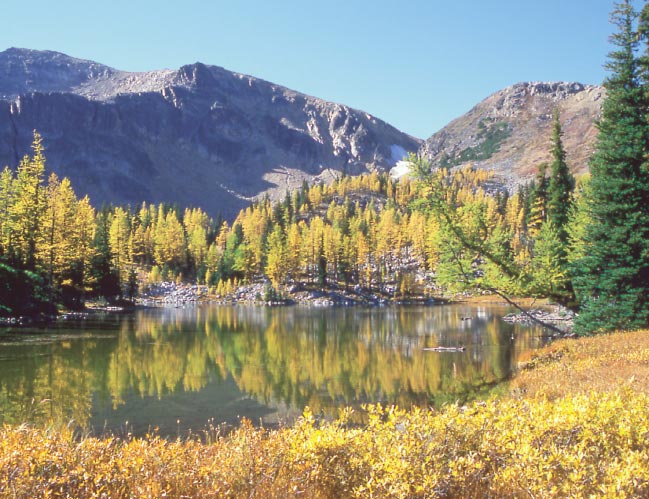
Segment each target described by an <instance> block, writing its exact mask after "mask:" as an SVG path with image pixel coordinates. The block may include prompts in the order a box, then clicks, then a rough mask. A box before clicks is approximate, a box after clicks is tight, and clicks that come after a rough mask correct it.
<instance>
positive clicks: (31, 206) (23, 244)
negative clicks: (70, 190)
mask: <svg viewBox="0 0 649 499" xmlns="http://www.w3.org/2000/svg"><path fill="white" fill-rule="evenodd" d="M43 150H44V148H43V139H42V137H41V136H40V135H39V133H38V132H36V131H34V141H33V143H32V151H33V156H32V157H29V156H25V157H24V158H23V160H22V161H21V163H20V165H19V166H18V172H17V175H16V181H15V183H14V187H15V190H14V193H15V201H14V202H13V203H12V205H11V208H10V211H9V219H10V224H11V227H12V230H13V231H14V236H13V238H12V250H13V251H14V255H13V256H15V257H16V258H17V260H18V261H19V262H21V263H22V264H23V265H24V266H25V268H26V269H28V270H34V269H35V268H36V245H37V239H38V232H39V226H40V223H41V219H42V215H43V211H44V209H45V195H44V189H43V175H44V174H45V156H44V154H43Z"/></svg>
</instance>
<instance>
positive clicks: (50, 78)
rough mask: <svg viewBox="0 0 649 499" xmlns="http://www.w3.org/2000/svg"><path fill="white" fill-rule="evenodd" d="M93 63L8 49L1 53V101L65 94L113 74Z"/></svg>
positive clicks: (112, 70)
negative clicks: (58, 93)
mask: <svg viewBox="0 0 649 499" xmlns="http://www.w3.org/2000/svg"><path fill="white" fill-rule="evenodd" d="M114 72H115V70H114V69H112V68H110V67H108V66H104V65H103V64H98V63H96V62H92V61H86V60H83V59H76V58H74V57H70V56H68V55H66V54H62V53H60V52H54V51H51V50H32V49H25V48H16V47H11V48H9V49H7V50H5V51H3V52H0V98H2V99H15V98H16V97H18V96H19V95H23V94H29V93H33V92H41V93H49V92H68V91H70V90H71V89H73V88H75V87H78V86H79V85H81V84H83V83H84V82H86V81H88V80H90V79H93V78H97V77H99V76H106V75H109V74H112V73H114Z"/></svg>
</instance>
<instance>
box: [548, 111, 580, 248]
mask: <svg viewBox="0 0 649 499" xmlns="http://www.w3.org/2000/svg"><path fill="white" fill-rule="evenodd" d="M562 135H563V132H562V130H561V123H560V121H559V111H558V110H555V112H554V119H553V124H552V165H551V172H550V180H549V182H548V187H547V188H548V191H547V203H548V205H547V217H548V219H549V220H551V221H552V223H553V224H554V226H555V228H556V230H557V235H558V237H559V240H560V241H561V242H562V243H563V244H565V243H566V242H567V240H568V234H567V232H566V224H567V223H568V213H569V212H570V203H571V199H572V191H573V190H574V188H575V179H574V177H573V176H572V174H571V173H570V169H569V168H568V164H567V163H566V151H565V150H564V148H563V142H562V141H561V136H562Z"/></svg>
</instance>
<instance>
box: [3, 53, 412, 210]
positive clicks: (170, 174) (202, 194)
mask: <svg viewBox="0 0 649 499" xmlns="http://www.w3.org/2000/svg"><path fill="white" fill-rule="evenodd" d="M34 129H37V130H38V131H39V132H40V133H41V135H43V138H44V144H45V146H46V156H47V160H48V168H49V169H50V170H51V171H54V172H56V173H57V174H58V175H59V176H67V177H69V178H70V179H71V180H72V182H73V185H74V186H75V188H76V190H77V193H78V194H89V195H90V197H91V199H92V201H93V202H94V204H96V205H99V204H101V203H102V202H113V203H132V204H134V203H138V202H140V201H148V202H162V201H164V202H170V203H176V204H178V205H180V206H201V207H202V208H203V209H205V210H206V211H208V212H209V213H211V214H212V215H214V214H216V213H217V212H220V213H222V214H223V215H225V216H226V217H231V216H234V215H235V214H236V213H237V212H238V210H239V209H240V208H242V207H243V206H246V205H247V204H248V203H249V201H250V200H251V199H254V198H256V197H259V196H263V195H265V194H269V195H271V196H272V197H279V196H281V195H282V194H283V193H284V192H285V190H286V189H287V188H294V187H298V186H300V185H301V184H302V182H303V181H304V180H307V181H317V180H323V181H328V180H330V179H331V178H333V177H334V176H335V175H339V174H340V173H343V172H344V173H348V174H358V173H362V172H365V171H370V170H374V169H378V170H382V171H384V170H388V169H390V168H391V167H392V166H394V165H395V164H396V162H398V161H399V160H401V159H402V158H403V156H404V155H405V154H407V152H411V151H417V150H418V148H419V147H420V145H421V141H420V140H419V139H416V138H414V137H411V136H409V135H406V134H404V133H402V132H400V131H399V130H397V129H396V128H394V127H392V126H390V125H389V124H387V123H385V122H383V121H381V120H379V119H378V118H375V117H374V116H372V115H370V114H367V113H365V112H363V111H358V110H355V109H352V108H350V107H347V106H344V105H341V104H335V103H331V102H327V101H324V100H322V99H317V98H315V97H310V96H308V95H304V94H301V93H299V92H296V91H293V90H290V89H287V88H284V87H282V86H279V85H276V84H273V83H269V82H267V81H264V80H260V79H258V78H254V77H252V76H247V75H243V74H238V73H233V72H230V71H227V70H225V69H223V68H220V67H217V66H207V65H204V64H201V63H195V64H190V65H187V66H183V67H181V68H180V69H178V70H169V69H164V70H158V71H149V72H142V73H132V72H126V71H120V70H117V69H113V68H110V67H108V66H104V65H102V64H98V63H95V62H92V61H86V60H81V59H75V58H73V57H69V56H67V55H65V54H61V53H58V52H51V51H36V50H27V49H16V48H11V49H8V50H5V51H4V52H0V166H1V165H4V164H9V165H10V166H12V167H15V166H16V165H17V164H18V162H19V160H20V158H21V157H22V156H23V155H25V154H27V153H29V145H30V143H31V141H32V137H33V130H34Z"/></svg>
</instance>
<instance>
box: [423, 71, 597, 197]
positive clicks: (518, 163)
mask: <svg viewBox="0 0 649 499" xmlns="http://www.w3.org/2000/svg"><path fill="white" fill-rule="evenodd" d="M603 97H604V89H603V87H600V86H596V85H584V84H581V83H565V82H530V83H518V84H516V85H513V86H511V87H507V88H505V89H503V90H500V91H498V92H496V93H494V94H492V95H490V96H489V97H487V98H486V99H485V100H483V101H482V102H480V103H479V104H477V105H476V106H475V107H474V108H473V109H471V110H470V111H469V112H468V113H466V114H464V115H463V116H460V117H459V118H457V119H455V120H453V121H452V122H451V123H449V124H448V125H446V126H445V127H444V128H442V129H441V130H440V131H438V132H437V133H435V134H433V135H432V136H431V137H430V138H428V139H427V140H426V142H425V143H424V144H423V145H422V147H421V149H420V153H421V154H423V155H425V156H427V157H428V158H429V159H431V160H432V162H433V163H434V164H438V165H444V166H455V165H457V166H459V165H464V164H468V163H471V164H473V165H474V166H476V167H478V168H484V169H490V170H495V171H496V173H497V175H498V176H499V177H500V178H501V179H503V180H504V181H505V182H506V184H507V185H508V186H510V187H511V188H514V187H515V186H517V185H519V184H521V183H523V182H526V181H528V180H530V179H531V178H533V176H534V174H535V173H536V170H537V168H538V165H539V164H540V163H542V162H545V161H549V160H550V133H551V123H552V114H553V112H554V109H555V108H558V109H559V111H560V116H561V124H562V128H563V143H564V147H565V148H566V152H567V161H568V164H569V165H570V167H571V169H572V170H573V172H574V173H576V174H580V173H584V172H586V171H588V158H589V157H590V155H591V154H592V151H593V148H594V145H595V139H596V136H597V129H596V127H595V122H596V120H597V118H598V117H599V114H600V110H601V104H602V100H603Z"/></svg>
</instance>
